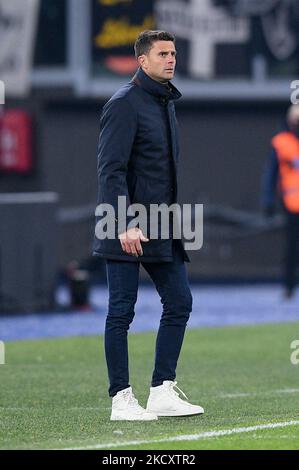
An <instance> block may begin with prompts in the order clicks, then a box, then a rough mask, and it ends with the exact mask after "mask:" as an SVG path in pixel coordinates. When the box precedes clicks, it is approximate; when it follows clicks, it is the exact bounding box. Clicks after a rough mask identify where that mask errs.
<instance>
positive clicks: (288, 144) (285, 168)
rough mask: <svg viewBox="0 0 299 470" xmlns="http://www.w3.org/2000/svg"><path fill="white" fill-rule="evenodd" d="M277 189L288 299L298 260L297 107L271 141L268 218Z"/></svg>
mask: <svg viewBox="0 0 299 470" xmlns="http://www.w3.org/2000/svg"><path fill="white" fill-rule="evenodd" d="M276 189H278V191H279V195H280V198H281V202H282V205H283V210H284V212H285V215H286V252H285V261H284V286H285V294H284V295H285V297H286V298H290V297H292V295H293V293H294V288H295V286H296V268H297V263H298V260H299V104H294V105H292V106H290V108H289V109H288V112H287V128H286V130H285V131H282V132H280V133H278V134H277V135H275V136H274V137H273V139H272V151H271V153H270V155H269V159H268V161H267V165H266V171H265V175H264V179H263V188H262V206H263V210H264V214H265V216H267V217H271V216H272V215H273V214H274V211H275V194H276Z"/></svg>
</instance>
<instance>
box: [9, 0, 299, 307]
mask: <svg viewBox="0 0 299 470" xmlns="http://www.w3.org/2000/svg"><path fill="white" fill-rule="evenodd" d="M156 28H157V29H165V30H169V31H170V32H172V33H174V34H175V35H176V37H177V50H178V61H177V73H176V77H175V80H174V84H175V85H176V86H177V87H178V89H179V90H180V91H181V92H182V94H183V97H182V98H181V99H180V100H179V102H178V103H177V108H176V109H177V118H178V122H179V128H180V139H181V174H180V186H179V202H181V203H202V204H204V244H203V248H202V249H201V250H200V251H197V252H190V257H191V261H192V262H191V263H190V264H189V265H188V270H189V275H190V280H191V281H192V282H194V283H212V284H217V283H218V284H219V283H225V284H228V285H230V286H232V285H235V286H236V285H237V283H240V282H241V283H247V284H248V283H249V284H258V283H259V285H262V283H269V282H280V280H281V276H282V273H281V260H282V257H283V249H284V232H283V227H284V218H283V215H282V214H281V210H280V207H279V204H278V205H277V212H276V214H275V215H274V216H273V217H271V218H270V219H265V218H264V217H263V216H262V213H261V205H260V199H261V179H262V175H263V171H264V166H265V161H266V159H267V157H268V154H269V151H270V141H271V137H272V136H273V135H274V134H275V133H277V132H278V131H280V130H281V129H282V128H283V126H284V121H285V113H286V110H287V108H288V106H289V105H290V95H291V93H292V91H293V90H292V89H291V82H292V81H294V80H296V78H297V79H299V2H298V0H260V1H256V0H175V1H174V0H173V1H172V0H167V1H166V0H142V1H141V0H0V80H1V81H2V82H4V85H5V104H2V105H0V109H1V112H0V312H1V313H9V312H34V311H40V312H41V311H50V310H51V309H53V310H55V309H56V310H57V309H59V308H69V307H72V308H75V307H80V308H85V307H88V306H90V305H91V304H92V301H91V299H90V292H89V290H88V286H97V285H100V284H102V285H103V286H105V269H104V265H103V262H102V261H101V260H99V259H95V258H92V256H91V253H92V243H93V233H94V210H95V206H96V199H97V175H96V157H97V143H98V134H99V119H100V113H101V109H102V106H103V104H104V103H105V102H106V101H107V99H108V98H109V97H110V96H111V95H112V94H113V93H114V92H115V91H116V90H117V88H118V87H120V86H121V85H122V84H124V83H126V82H127V81H129V79H130V77H131V76H132V75H133V74H134V72H135V70H136V61H135V58H134V52H133V44H134V41H135V39H136V36H137V35H138V33H139V32H140V31H142V30H145V29H156ZM141 277H142V279H143V280H146V276H145V273H143V272H142V275H141Z"/></svg>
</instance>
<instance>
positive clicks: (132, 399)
mask: <svg viewBox="0 0 299 470" xmlns="http://www.w3.org/2000/svg"><path fill="white" fill-rule="evenodd" d="M124 399H125V401H126V402H127V403H128V404H129V405H137V406H138V407H140V405H139V403H138V400H137V399H136V398H135V397H134V394H133V392H132V391H131V390H128V391H126V393H124ZM140 408H141V407H140Z"/></svg>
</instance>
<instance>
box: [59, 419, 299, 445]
mask: <svg viewBox="0 0 299 470" xmlns="http://www.w3.org/2000/svg"><path fill="white" fill-rule="evenodd" d="M288 426H299V421H285V422H282V423H268V424H258V425H256V426H248V427H246V428H233V429H223V430H219V431H205V432H202V433H200V434H187V435H181V436H173V437H166V438H164V439H152V440H143V441H123V442H107V443H106V444H94V445H88V446H84V447H70V448H67V449H63V450H88V449H110V448H111V447H124V446H133V445H140V444H156V443H160V442H179V441H198V440H199V439H206V438H210V437H219V436H230V435H231V434H242V433H244V432H252V431H259V430H261V429H275V428H285V427H288Z"/></svg>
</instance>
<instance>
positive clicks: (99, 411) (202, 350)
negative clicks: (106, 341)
mask: <svg viewBox="0 0 299 470" xmlns="http://www.w3.org/2000/svg"><path fill="white" fill-rule="evenodd" d="M298 326H299V325H298V324H296V323H293V324H276V325H262V326H249V327H248V326H246V327H233V328H231V327H230V328H221V329H220V328H211V329H199V330H190V331H187V333H186V338H185V342H184V346H183V350H182V354H181V359H180V363H179V367H178V371H177V376H178V385H179V386H181V388H182V389H183V390H184V391H185V392H186V393H187V395H188V397H189V399H190V401H192V402H194V403H199V404H200V405H202V406H203V407H204V408H205V410H206V413H205V414H204V415H203V416H193V417H182V418H160V419H159V420H158V421H156V422H150V423H140V422H139V423H138V422H110V420H109V417H110V404H111V402H110V399H109V397H108V396H107V374H106V365H105V359H104V352H103V340H102V338H96V337H78V338H67V339H55V340H42V341H19V342H8V343H6V365H5V366H0V448H1V449H54V448H55V449H62V448H73V447H80V448H81V447H83V448H84V447H86V446H89V447H90V448H91V447H92V446H93V445H99V444H101V445H103V446H104V445H105V444H107V443H109V444H110V443H114V444H115V445H116V446H115V447H113V448H115V449H117V448H119V449H153V450H156V449H168V450H172V449H177V450H178V449H181V450H183V449H191V450H193V449H299V439H298V437H299V426H292V427H285V428H280V429H266V430H265V429H263V430H257V431H253V432H249V433H244V434H236V435H229V436H221V437H212V438H204V439H199V440H196V441H182V442H162V443H149V444H141V445H138V444H137V443H135V444H133V445H129V444H127V445H126V444H125V445H124V446H121V445H120V443H121V442H124V443H126V442H130V441H140V440H147V441H152V440H163V439H165V438H169V437H173V436H179V435H190V434H200V433H202V432H205V431H214V430H215V431H218V430H222V429H232V428H239V427H246V426H255V425H259V424H267V423H275V422H285V421H292V420H299V406H298V405H299V391H298V388H299V365H298V366H294V365H292V364H291V362H290V354H291V352H292V350H291V349H290V343H291V342H292V341H293V340H294V339H298V338H299V328H298ZM129 338H130V340H129V345H130V368H131V384H132V386H133V388H134V391H135V394H136V396H137V397H138V399H139V401H140V403H141V404H143V405H144V404H145V403H146V399H147V394H148V387H149V382H150V376H151V371H152V363H153V351H154V343H155V335H154V334H153V333H143V334H131V335H130V337H129ZM294 389H297V391H296V390H294ZM242 393H245V394H246V395H245V396H241V395H240V396H238V394H242ZM225 395H228V396H225ZM117 443H119V444H117ZM110 448H112V446H111V447H110V446H107V447H106V449H110Z"/></svg>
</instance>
